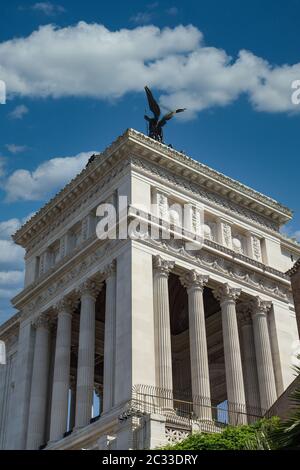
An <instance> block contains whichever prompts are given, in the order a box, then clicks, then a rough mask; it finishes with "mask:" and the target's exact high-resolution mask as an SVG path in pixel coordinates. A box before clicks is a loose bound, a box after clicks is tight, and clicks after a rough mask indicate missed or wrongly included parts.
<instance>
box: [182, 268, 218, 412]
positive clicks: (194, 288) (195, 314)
mask: <svg viewBox="0 0 300 470" xmlns="http://www.w3.org/2000/svg"><path fill="white" fill-rule="evenodd" d="M181 282H182V284H183V285H184V286H185V287H186V288H187V294H188V304H189V335H190V358H191V376H192V393H193V403H194V405H193V407H194V413H195V415H196V416H197V417H198V418H199V419H203V420H210V421H211V419H212V414H211V397H210V383H209V366H208V353H207V341H206V328H205V312H204V304H203V289H204V286H205V284H207V282H208V276H205V275H203V274H199V273H197V272H196V271H191V272H189V273H187V274H186V275H185V276H183V278H181Z"/></svg>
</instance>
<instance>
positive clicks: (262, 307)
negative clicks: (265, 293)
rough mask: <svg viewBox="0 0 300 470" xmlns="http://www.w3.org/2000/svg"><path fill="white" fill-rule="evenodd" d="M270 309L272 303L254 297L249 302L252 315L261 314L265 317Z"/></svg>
mask: <svg viewBox="0 0 300 470" xmlns="http://www.w3.org/2000/svg"><path fill="white" fill-rule="evenodd" d="M271 307H272V302H270V301H268V300H262V299H261V298H260V297H259V296H257V297H255V299H252V301H251V308H252V314H253V315H256V314H263V315H266V314H267V313H268V312H269V310H270V309H271Z"/></svg>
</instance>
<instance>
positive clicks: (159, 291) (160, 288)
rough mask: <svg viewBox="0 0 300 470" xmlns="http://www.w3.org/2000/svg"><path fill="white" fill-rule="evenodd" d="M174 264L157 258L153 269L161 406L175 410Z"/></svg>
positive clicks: (158, 383) (156, 348)
mask: <svg viewBox="0 0 300 470" xmlns="http://www.w3.org/2000/svg"><path fill="white" fill-rule="evenodd" d="M173 267H174V262H172V261H167V260H164V259H162V258H161V256H156V257H155V258H154V263H153V269H154V279H153V297H154V328H155V352H156V374H157V386H158V388H159V395H160V396H163V397H164V398H163V399H162V400H161V406H162V407H164V408H173V377H172V349H171V325H170V306H169V289H168V277H169V272H170V269H172V268H173Z"/></svg>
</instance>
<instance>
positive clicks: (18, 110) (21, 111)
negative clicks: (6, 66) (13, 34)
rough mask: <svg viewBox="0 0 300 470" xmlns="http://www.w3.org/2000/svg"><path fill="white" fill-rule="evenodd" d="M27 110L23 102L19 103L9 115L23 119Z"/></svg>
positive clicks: (12, 117)
mask: <svg viewBox="0 0 300 470" xmlns="http://www.w3.org/2000/svg"><path fill="white" fill-rule="evenodd" d="M0 46H1V44H0ZM0 70H1V65H0ZM28 112H29V109H28V108H27V106H25V105H24V104H20V105H18V106H16V107H15V109H14V110H13V111H12V112H11V113H9V117H10V118H11V119H23V117H24V116H25V115H26V114H28Z"/></svg>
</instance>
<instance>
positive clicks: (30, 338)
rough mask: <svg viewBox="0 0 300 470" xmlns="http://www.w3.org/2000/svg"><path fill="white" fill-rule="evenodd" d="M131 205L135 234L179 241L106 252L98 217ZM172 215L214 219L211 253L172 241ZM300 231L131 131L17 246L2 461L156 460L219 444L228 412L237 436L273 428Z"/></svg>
mask: <svg viewBox="0 0 300 470" xmlns="http://www.w3.org/2000/svg"><path fill="white" fill-rule="evenodd" d="M62 171H63V169H62ZM266 176H267V175H266ZM119 196H127V197H128V202H129V208H128V209H129V211H128V218H129V219H130V220H132V219H133V218H134V217H139V218H140V220H144V221H145V220H147V221H149V224H150V225H153V226H155V227H162V226H163V227H164V233H167V232H169V233H170V237H169V239H167V240H161V239H156V240H154V239H152V238H149V237H148V238H147V237H144V238H141V239H135V240H133V239H130V238H126V237H125V236H124V237H123V238H122V237H121V238H120V237H119V238H118V239H116V240H99V239H98V238H97V236H96V230H95V228H96V222H97V217H96V209H97V207H98V206H99V204H100V203H104V202H111V203H113V204H115V205H118V200H119V199H118V197H119ZM153 202H158V212H159V213H156V214H153V213H152V214H151V210H152V208H151V204H152V203H153ZM173 203H177V204H179V205H183V204H186V203H189V204H191V205H192V207H193V210H194V215H195V217H193V219H192V220H193V224H194V225H195V224H197V220H198V219H197V214H198V210H199V207H200V206H201V205H203V206H204V224H205V225H204V235H205V240H204V244H203V247H202V248H201V249H200V248H199V249H198V250H197V249H196V250H190V249H189V248H188V247H187V246H188V245H186V241H185V240H174V239H173V235H172V233H173V232H172V230H173V228H174V227H173V225H172V224H171V225H170V224H169V225H168V223H167V222H166V220H165V219H166V218H167V214H168V207H169V206H170V205H171V204H173ZM140 204H143V207H144V211H143V212H141V211H137V208H138V206H139V205H140ZM118 210H119V213H120V212H122V211H121V210H120V207H118ZM121 215H122V217H123V218H122V217H121V221H120V224H119V227H118V228H119V230H121V228H122V224H124V222H126V220H127V212H126V211H123V213H122V214H121ZM173 215H174V214H173ZM290 219H291V212H290V211H289V210H288V209H287V208H285V207H283V206H282V205H280V204H279V203H277V202H276V201H274V200H273V199H270V198H269V197H266V196H264V195H262V194H260V193H258V192H256V191H254V190H252V189H251V188H249V187H247V186H244V185H243V184H241V183H239V182H237V181H234V180H232V179H230V178H228V177H226V176H224V175H222V174H220V173H218V172H216V171H214V170H212V169H211V168H209V167H207V166H205V165H202V164H201V163H198V162H197V161H195V160H193V159H191V158H189V157H187V156H185V155H184V154H182V153H180V152H177V151H175V150H173V149H171V148H169V147H167V146H165V145H163V144H160V143H158V142H155V141H153V140H152V139H149V138H148V137H145V136H144V135H143V134H140V133H138V132H136V131H134V130H128V131H127V132H125V134H124V135H123V136H121V137H119V138H118V139H117V140H116V141H115V142H114V143H113V144H112V145H111V146H110V147H109V148H107V149H106V150H105V151H104V152H103V153H102V154H101V155H99V156H97V157H96V158H95V159H94V161H93V162H92V163H90V164H89V165H88V166H87V167H86V169H84V170H83V171H82V172H81V173H80V174H79V175H78V176H77V177H76V178H75V179H74V180H72V181H71V182H70V183H69V184H68V185H67V186H66V187H65V188H64V189H63V190H62V191H60V193H58V194H57V196H55V197H54V198H53V199H52V200H50V201H49V202H48V204H46V206H45V207H43V208H42V209H41V210H40V211H39V212H38V213H37V214H36V215H35V216H34V217H33V218H32V219H31V220H29V221H28V222H27V223H26V224H25V225H24V226H23V227H22V228H21V229H20V230H18V232H17V233H16V234H15V236H14V239H15V241H16V243H18V244H19V245H21V246H23V247H24V248H25V249H26V276H25V286H24V290H23V291H22V292H21V293H20V294H19V295H17V297H15V298H14V299H13V304H14V305H15V307H16V309H17V310H18V312H19V313H17V314H16V315H15V316H13V317H12V318H11V319H9V320H8V321H7V322H6V323H5V324H3V325H2V326H0V340H3V341H5V343H6V349H7V364H6V365H5V366H4V365H3V366H0V448H2V449H38V448H40V447H42V448H46V449H82V448H85V449H128V448H153V447H156V446H158V445H162V444H163V443H165V442H172V441H176V440H177V439H180V438H182V437H183V436H185V435H186V434H188V433H189V432H192V431H193V430H195V429H196V430H197V429H198V430H199V429H202V430H204V431H205V430H207V429H209V430H216V432H217V431H218V430H219V429H220V428H219V422H218V421H220V407H218V405H219V404H221V403H224V402H225V403H227V405H226V407H228V419H229V420H230V421H231V422H232V423H244V422H247V421H248V422H251V421H252V420H253V419H255V418H256V417H257V416H261V415H262V414H263V413H264V412H265V411H266V410H267V409H268V408H270V406H271V405H272V404H273V403H274V401H275V400H276V399H277V397H278V396H279V395H281V393H282V392H283V391H284V390H285V389H286V388H287V387H288V385H289V384H290V382H291V381H292V380H293V370H292V368H291V358H292V355H293V347H294V343H295V341H296V340H297V339H298V333H297V325H296V319H295V313H294V306H293V302H292V296H291V290H290V281H289V278H288V276H287V275H286V274H285V272H286V271H287V270H288V269H289V268H290V267H291V266H292V265H293V261H295V260H296V259H297V258H298V257H299V255H300V248H299V246H298V245H297V244H296V243H295V242H294V241H292V240H290V239H287V238H286V237H284V236H283V235H282V234H281V233H280V232H279V228H280V227H281V226H282V225H283V224H285V223H286V222H287V221H289V220H290ZM194 228H195V229H196V230H197V226H195V227H194ZM95 393H96V395H97V396H98V397H99V403H100V405H99V408H100V413H99V414H100V416H99V417H98V416H94V417H93V418H92V403H93V400H94V401H95V402H96V401H97V400H96V399H95V398H94V397H95Z"/></svg>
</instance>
